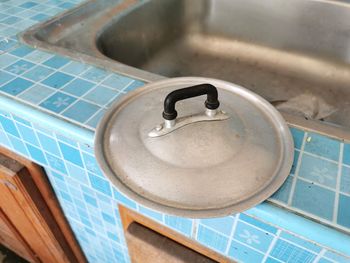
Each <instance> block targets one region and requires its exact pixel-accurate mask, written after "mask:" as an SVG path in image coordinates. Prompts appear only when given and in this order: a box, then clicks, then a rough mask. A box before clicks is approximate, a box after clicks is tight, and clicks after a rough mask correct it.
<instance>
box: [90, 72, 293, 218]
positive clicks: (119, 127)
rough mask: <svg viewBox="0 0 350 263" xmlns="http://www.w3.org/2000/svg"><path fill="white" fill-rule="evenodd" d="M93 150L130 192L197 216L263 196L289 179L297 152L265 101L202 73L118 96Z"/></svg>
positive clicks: (251, 202)
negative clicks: (201, 76)
mask: <svg viewBox="0 0 350 263" xmlns="http://www.w3.org/2000/svg"><path fill="white" fill-rule="evenodd" d="M200 95H205V96H206V97H205V96H200ZM165 98H166V99H165ZM204 101H205V103H204ZM162 112H163V114H162ZM95 150H96V157H97V160H98V162H99V164H100V166H101V168H102V170H103V171H104V173H105V174H106V176H107V177H109V179H110V180H111V181H112V183H114V184H115V185H116V187H117V188H118V189H119V190H120V191H121V192H123V193H124V194H125V195H127V196H128V197H130V198H132V199H134V200H135V201H137V202H139V203H141V204H143V205H145V206H147V207H150V208H154V209H157V210H161V211H163V212H166V213H170V214H175V215H179V216H187V217H193V218H196V217H214V216H224V215H228V214H231V213H237V212H241V211H243V210H246V209H248V208H250V207H252V206H254V205H256V204H258V203H260V202H262V201H264V200H265V199H267V198H268V197H269V196H270V195H271V194H273V193H274V192H275V191H276V190H277V189H278V188H279V187H280V186H281V185H282V183H283V182H284V181H285V179H286V178H287V176H288V174H289V172H290V169H291V166H292V162H293V153H294V151H293V140H292V137H291V134H290V131H289V128H288V126H287V125H286V123H285V121H284V119H283V118H282V116H281V115H280V114H279V113H278V111H277V110H275V108H274V107H272V106H271V105H270V104H269V103H268V102H267V101H265V100H264V99H263V98H261V97H260V96H258V95H256V94H255V93H253V92H251V91H249V90H247V89H245V88H242V87H239V86H237V85H235V84H232V83H229V82H225V81H221V80H216V79H208V78H197V77H186V78H173V79H166V80H162V81H158V82H153V83H150V84H148V85H146V86H144V87H143V88H140V89H137V90H136V91H134V92H131V93H129V94H128V95H127V96H125V97H124V98H123V99H121V100H119V101H117V102H116V103H115V104H113V105H112V106H111V108H110V109H109V111H108V112H107V113H106V114H105V116H104V118H103V120H102V121H101V123H100V125H99V127H98V129H97V134H96V140H95Z"/></svg>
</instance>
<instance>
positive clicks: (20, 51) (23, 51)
mask: <svg viewBox="0 0 350 263" xmlns="http://www.w3.org/2000/svg"><path fill="white" fill-rule="evenodd" d="M22 15H23V14H21V16H22ZM33 51H34V49H33V48H31V47H28V46H19V47H18V48H15V49H14V50H12V51H11V52H10V54H12V55H15V56H17V57H25V56H26V55H28V54H30V53H32V52H33Z"/></svg>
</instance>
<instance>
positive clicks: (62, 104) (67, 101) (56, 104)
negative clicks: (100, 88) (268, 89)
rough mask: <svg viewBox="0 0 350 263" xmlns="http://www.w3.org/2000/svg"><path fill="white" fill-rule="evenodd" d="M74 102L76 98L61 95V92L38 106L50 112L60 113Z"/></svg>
mask: <svg viewBox="0 0 350 263" xmlns="http://www.w3.org/2000/svg"><path fill="white" fill-rule="evenodd" d="M75 101H76V98H73V97H71V96H69V95H66V94H63V93H61V92H56V93H55V94H53V95H52V96H50V97H49V98H47V99H46V100H45V101H43V102H42V103H41V104H40V106H41V107H43V108H45V109H48V110H50V111H53V112H56V113H60V112H62V111H63V110H65V109H66V108H68V107H69V106H70V105H71V104H73V103H74V102H75Z"/></svg>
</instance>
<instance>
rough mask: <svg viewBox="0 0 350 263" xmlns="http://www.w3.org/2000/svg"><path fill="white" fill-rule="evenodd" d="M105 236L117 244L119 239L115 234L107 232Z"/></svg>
mask: <svg viewBox="0 0 350 263" xmlns="http://www.w3.org/2000/svg"><path fill="white" fill-rule="evenodd" d="M107 236H108V237H109V238H110V239H112V240H113V241H116V242H119V238H118V236H117V235H116V234H114V233H111V232H107Z"/></svg>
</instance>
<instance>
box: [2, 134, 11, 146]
mask: <svg viewBox="0 0 350 263" xmlns="http://www.w3.org/2000/svg"><path fill="white" fill-rule="evenodd" d="M0 143H1V145H3V146H7V147H8V148H12V146H11V143H10V142H9V140H8V139H7V136H6V134H5V133H4V132H3V131H1V130H0Z"/></svg>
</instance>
